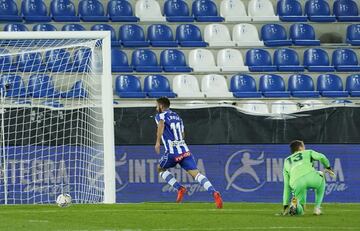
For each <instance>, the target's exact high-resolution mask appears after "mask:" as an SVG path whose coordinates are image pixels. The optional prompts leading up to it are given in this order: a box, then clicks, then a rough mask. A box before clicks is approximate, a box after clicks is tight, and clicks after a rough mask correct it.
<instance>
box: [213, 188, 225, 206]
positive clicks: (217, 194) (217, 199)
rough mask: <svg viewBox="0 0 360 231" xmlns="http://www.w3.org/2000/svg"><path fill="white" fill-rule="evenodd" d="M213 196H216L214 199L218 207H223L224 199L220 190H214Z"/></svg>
mask: <svg viewBox="0 0 360 231" xmlns="http://www.w3.org/2000/svg"><path fill="white" fill-rule="evenodd" d="M213 196H214V201H215V204H216V208H218V209H222V207H223V200H222V198H221V195H220V193H219V192H214V194H213Z"/></svg>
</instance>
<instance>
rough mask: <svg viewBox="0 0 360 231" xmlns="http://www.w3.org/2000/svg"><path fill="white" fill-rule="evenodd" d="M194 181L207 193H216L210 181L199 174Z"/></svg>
mask: <svg viewBox="0 0 360 231" xmlns="http://www.w3.org/2000/svg"><path fill="white" fill-rule="evenodd" d="M195 180H196V181H197V182H199V183H200V185H201V186H203V187H204V188H205V189H206V190H207V191H208V192H210V193H211V194H213V193H214V192H216V190H215V188H214V187H213V186H212V184H211V183H210V181H209V180H208V179H207V178H206V177H205V176H204V175H202V174H201V173H198V174H197V175H196V177H195Z"/></svg>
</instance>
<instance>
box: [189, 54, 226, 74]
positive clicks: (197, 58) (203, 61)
mask: <svg viewBox="0 0 360 231" xmlns="http://www.w3.org/2000/svg"><path fill="white" fill-rule="evenodd" d="M189 66H190V67H191V68H192V69H193V70H194V71H195V72H217V71H220V68H219V67H217V66H216V64H215V59H214V56H213V54H212V52H211V51H209V50H205V49H195V50H192V51H190V53H189Z"/></svg>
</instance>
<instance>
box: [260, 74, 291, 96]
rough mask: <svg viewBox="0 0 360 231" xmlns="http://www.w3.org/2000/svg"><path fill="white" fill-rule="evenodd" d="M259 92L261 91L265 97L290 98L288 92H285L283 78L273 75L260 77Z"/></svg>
mask: <svg viewBox="0 0 360 231" xmlns="http://www.w3.org/2000/svg"><path fill="white" fill-rule="evenodd" d="M259 91H261V92H262V94H263V95H264V96H265V97H271V98H272V97H275V98H279V97H290V92H288V91H285V83H284V80H283V78H282V77H281V76H279V75H275V74H271V75H262V76H261V77H260V82H259Z"/></svg>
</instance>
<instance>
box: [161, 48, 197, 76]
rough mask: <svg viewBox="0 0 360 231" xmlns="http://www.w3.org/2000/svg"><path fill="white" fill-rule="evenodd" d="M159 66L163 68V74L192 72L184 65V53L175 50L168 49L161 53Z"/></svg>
mask: <svg viewBox="0 0 360 231" xmlns="http://www.w3.org/2000/svg"><path fill="white" fill-rule="evenodd" d="M160 66H162V67H163V69H164V71H165V72H191V71H192V69H191V68H190V67H189V66H188V65H187V64H186V58H185V55H184V53H183V52H182V51H179V50H176V49H168V50H163V51H162V52H161V55H160Z"/></svg>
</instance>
